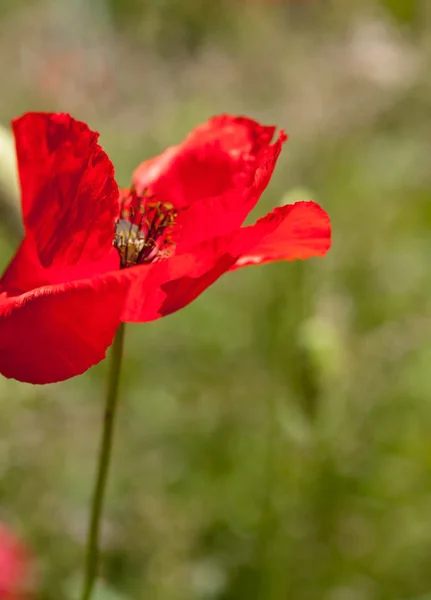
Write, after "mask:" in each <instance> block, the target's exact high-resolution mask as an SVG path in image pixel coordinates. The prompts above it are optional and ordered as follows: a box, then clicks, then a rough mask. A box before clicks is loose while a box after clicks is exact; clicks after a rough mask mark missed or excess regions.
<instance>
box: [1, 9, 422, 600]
mask: <svg viewBox="0 0 431 600" xmlns="http://www.w3.org/2000/svg"><path fill="white" fill-rule="evenodd" d="M430 68H431V5H430V3H429V2H428V0H381V1H379V0H357V1H355V0H290V1H283V0H278V1H277V0H272V1H270V0H266V1H265V0H260V1H259V0H224V1H219V0H97V1H96V0H93V2H85V1H84V0H39V1H34V2H30V0H1V2H0V80H1V96H0V122H2V123H3V124H4V125H5V126H6V127H7V126H8V122H9V121H10V119H11V118H12V117H13V116H16V115H19V114H21V113H22V112H24V111H26V110H35V109H43V110H60V111H68V112H70V113H72V114H73V115H74V116H75V117H77V118H80V119H83V120H85V121H87V122H88V123H89V124H90V126H91V127H92V128H94V129H96V130H99V131H100V132H101V143H102V145H103V146H104V148H105V149H106V151H107V152H108V154H109V155H110V156H111V158H112V160H113V162H114V164H115V166H116V171H117V176H118V180H119V182H120V184H122V185H127V184H128V182H129V181H130V175H131V172H132V170H133V168H134V167H135V166H136V165H137V163H138V162H140V161H142V160H143V159H145V158H147V157H149V156H151V155H153V154H154V153H156V152H158V151H161V150H162V149H163V148H165V147H166V146H167V145H169V144H172V143H176V142H178V141H180V140H181V139H182V137H183V136H184V135H185V134H186V133H187V132H188V131H189V130H190V129H191V128H192V127H193V126H194V125H196V124H198V123H200V122H201V121H203V120H205V119H206V118H207V117H209V116H211V115H213V114H216V113H220V112H231V113H242V114H247V115H249V116H252V117H254V118H257V119H259V120H261V121H262V122H264V123H268V124H272V123H273V124H277V125H278V126H279V127H284V128H285V129H286V130H287V131H288V133H289V134H290V141H289V142H288V144H287V145H286V146H285V149H284V150H283V153H282V157H281V159H280V162H279V164H278V167H277V169H276V173H275V175H274V178H273V181H272V182H271V184H270V186H269V188H268V190H267V191H266V192H265V194H264V197H263V198H262V201H261V203H260V205H259V207H258V209H257V210H256V213H255V216H258V215H260V214H263V213H265V212H266V211H267V210H268V209H270V208H271V207H273V206H274V205H277V204H278V203H281V202H284V201H286V200H287V201H294V200H298V199H308V198H312V199H314V200H316V201H317V202H319V203H321V204H322V206H323V207H324V208H325V209H326V210H327V211H328V212H329V214H330V215H331V218H332V223H333V229H334V242H333V248H332V250H331V252H330V253H329V254H328V256H327V257H326V258H325V259H315V260H310V261H307V262H305V263H300V262H298V263H282V264H276V265H270V266H261V267H253V268H249V269H244V270H243V271H242V272H237V273H233V274H229V275H226V276H225V277H224V278H222V280H220V281H219V282H217V284H216V285H214V286H213V287H212V288H211V289H210V290H208V291H207V292H206V293H205V294H204V295H203V296H202V297H200V298H199V299H198V300H197V301H196V302H195V303H193V304H192V305H191V306H189V307H187V308H186V309H184V310H182V311H181V312H179V313H177V314H175V315H172V316H170V317H167V318H166V319H163V320H160V321H159V322H155V323H151V324H146V325H132V326H129V327H128V331H127V348H126V359H127V360H126V363H125V369H124V377H123V382H122V393H121V410H120V414H119V420H118V427H117V432H116V433H117V436H116V447H115V457H114V463H113V469H112V472H111V478H110V486H109V493H108V502H107V507H106V518H105V528H104V562H103V585H101V586H100V588H99V590H98V595H97V600H126V599H137V600H141V599H142V600H144V599H145V600H287V599H290V598H292V599H295V600H430V599H431V375H430V367H431V316H430V315H431V309H430V294H431V276H430V256H431V235H430V229H431V169H430V156H431V109H430V106H431V80H430V75H429V74H430ZM9 152H10V150H9V149H8V140H7V139H4V136H3V137H2V139H1V143H0V165H1V173H2V175H1V178H0V179H1V181H2V184H1V185H2V187H1V203H0V207H1V214H0V216H1V219H2V224H3V225H4V227H2V229H1V237H0V259H1V262H2V264H3V265H6V264H7V261H8V260H9V259H10V257H11V256H12V254H13V252H14V249H15V248H16V246H17V243H18V240H19V237H18V236H19V233H18V232H19V226H18V224H19V212H18V209H17V204H16V198H15V194H16V192H15V185H14V181H13V179H11V177H12V175H11V172H13V162H11V155H10V154H9ZM11 169H12V171H11ZM71 318H72V317H71ZM28 335H29V336H31V335H32V332H31V331H29V332H28ZM106 368H107V365H106V363H105V364H101V365H98V366H97V367H95V368H93V369H91V370H90V371H89V372H88V373H86V374H85V375H84V376H82V377H79V378H76V379H75V380H72V381H68V382H65V383H62V384H58V385H52V386H46V387H32V386H27V385H22V384H18V383H16V382H14V381H8V380H4V379H1V380H0V410H1V418H0V520H2V521H4V522H6V523H8V524H9V526H11V527H13V528H14V529H15V530H16V531H17V532H18V533H19V535H20V536H21V537H22V538H23V539H24V540H25V542H26V544H27V545H29V547H30V548H31V549H32V552H33V554H34V557H35V577H34V597H35V598H37V599H38V600H62V599H65V600H69V599H70V600H72V599H74V598H77V589H78V587H79V584H80V577H81V569H82V561H83V554H84V548H83V544H84V538H85V530H86V523H87V514H88V505H89V498H90V493H91V489H92V485H93V475H94V468H95V460H96V448H97V444H98V439H99V433H100V432H99V429H100V419H101V411H102V406H103V399H104V393H105V380H106Z"/></svg>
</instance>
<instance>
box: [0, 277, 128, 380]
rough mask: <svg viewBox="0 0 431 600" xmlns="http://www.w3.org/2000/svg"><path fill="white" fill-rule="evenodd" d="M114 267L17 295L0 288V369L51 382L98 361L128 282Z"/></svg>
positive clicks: (116, 322) (108, 341) (115, 322)
mask: <svg viewBox="0 0 431 600" xmlns="http://www.w3.org/2000/svg"><path fill="white" fill-rule="evenodd" d="M119 273H120V272H119V271H118V272H114V273H108V274H105V275H101V276H98V277H94V278H92V279H84V280H81V281H74V282H70V283H65V284H58V285H53V286H45V287H41V288H38V289H35V290H33V291H31V292H28V293H26V294H22V295H19V296H8V295H7V294H6V293H5V292H3V294H1V293H0V372H1V373H2V374H3V375H5V376H6V377H12V378H14V379H18V380H19V381H25V382H28V383H39V384H42V383H53V382H55V381H62V380H64V379H68V378H69V377H73V376H75V375H79V374H80V373H83V372H84V371H86V370H87V369H88V368H89V367H91V366H92V365H94V364H96V363H98V362H100V361H101V360H102V359H103V358H104V357H105V354H106V349H107V348H108V346H110V344H111V343H112V340H113V338H114V335H115V332H116V329H117V327H118V325H119V323H120V314H121V311H122V308H123V304H124V301H125V298H126V295H127V291H128V287H129V280H128V279H127V277H121V278H120V277H118V274H119Z"/></svg>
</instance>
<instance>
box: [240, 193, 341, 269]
mask: <svg viewBox="0 0 431 600" xmlns="http://www.w3.org/2000/svg"><path fill="white" fill-rule="evenodd" d="M268 218H272V219H274V220H277V221H278V225H277V226H276V227H275V228H274V229H273V230H272V231H269V232H268V234H267V235H266V236H264V237H262V239H261V240H259V242H258V243H257V244H256V246H254V247H253V248H251V249H250V250H249V251H248V252H246V253H244V254H243V255H242V256H241V257H240V258H239V259H238V260H237V261H236V263H235V264H234V265H233V267H232V269H236V268H238V267H245V266H248V265H255V264H261V263H267V262H273V261H277V260H295V259H306V258H311V257H313V256H323V255H324V254H326V252H327V251H328V250H329V248H330V247H331V223H330V220H329V217H328V215H327V214H326V212H325V211H324V210H323V209H322V208H321V207H320V206H319V205H318V204H316V203H315V202H296V203H295V204H288V205H286V206H283V207H281V208H276V209H275V210H274V211H273V212H272V213H270V215H268V216H267V217H266V219H268Z"/></svg>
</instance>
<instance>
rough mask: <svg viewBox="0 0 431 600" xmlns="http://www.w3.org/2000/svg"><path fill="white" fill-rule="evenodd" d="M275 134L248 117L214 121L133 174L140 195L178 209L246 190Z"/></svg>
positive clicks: (215, 119) (231, 117)
mask: <svg viewBox="0 0 431 600" xmlns="http://www.w3.org/2000/svg"><path fill="white" fill-rule="evenodd" d="M274 130H275V128H274V127H272V126H270V127H266V126H263V125H260V124H259V123H258V122H257V121H253V120H251V119H248V118H246V117H233V116H229V115H221V116H218V117H214V118H212V119H210V120H209V121H207V122H206V123H204V124H203V125H200V126H199V127H197V128H196V129H194V130H193V131H192V133H191V134H190V135H189V136H188V137H187V138H186V139H185V140H184V141H183V142H182V143H181V144H179V145H178V146H172V147H170V148H168V149H167V150H166V151H165V152H163V153H162V154H160V155H159V156H157V157H155V158H152V159H150V160H149V161H145V162H144V163H142V164H141V165H140V166H139V167H138V168H137V169H136V170H135V172H134V175H133V184H134V185H135V187H136V189H137V191H138V193H142V192H143V190H144V189H146V188H150V191H151V193H152V194H155V195H157V196H159V198H160V199H161V200H162V201H165V202H170V203H172V204H173V205H174V206H176V208H178V209H180V208H185V207H188V206H190V205H191V204H193V203H194V202H195V201H196V200H202V199H203V198H208V197H214V196H220V195H222V194H224V193H225V192H227V191H228V190H230V189H232V188H238V187H246V186H248V185H250V182H251V180H252V178H253V172H254V170H255V168H256V164H255V163H256V160H257V158H258V156H259V155H260V154H261V153H262V152H264V151H265V149H266V148H268V147H269V145H270V142H271V138H272V136H273V134H274ZM259 162H260V161H259Z"/></svg>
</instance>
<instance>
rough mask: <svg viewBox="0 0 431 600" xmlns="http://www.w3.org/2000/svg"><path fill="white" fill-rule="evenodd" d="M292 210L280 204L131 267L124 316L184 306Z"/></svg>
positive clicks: (140, 318) (151, 316)
mask: <svg viewBox="0 0 431 600" xmlns="http://www.w3.org/2000/svg"><path fill="white" fill-rule="evenodd" d="M290 210H291V207H290V206H289V207H283V208H280V209H278V211H277V212H276V213H270V214H269V215H267V216H266V217H264V218H263V219H260V220H259V221H258V222H257V223H256V224H255V225H252V226H250V227H243V228H241V229H238V230H237V231H236V232H234V233H232V234H230V235H227V236H223V237H219V238H215V239H212V240H207V241H205V242H203V243H201V244H198V245H197V246H195V247H194V248H191V249H190V251H189V252H186V253H184V254H176V255H175V256H173V257H172V258H169V259H167V260H163V261H160V262H158V263H154V264H153V265H145V266H142V267H134V268H131V269H128V271H129V275H130V276H131V279H132V283H131V286H130V291H129V296H128V299H127V303H126V305H125V308H124V311H123V314H122V320H123V321H131V322H144V321H152V320H155V319H158V318H160V317H163V316H166V315H168V314H170V313H173V312H175V311H177V310H179V309H180V308H183V307H184V306H186V305H187V304H189V303H190V302H192V301H193V300H194V299H195V298H197V297H198V296H199V295H200V294H201V293H202V292H203V291H204V290H206V288H207V287H209V286H210V285H211V284H212V283H214V282H215V281H216V280H217V279H218V278H219V277H220V276H221V275H223V273H225V272H226V271H228V270H229V269H230V268H231V267H232V266H233V265H234V264H235V263H236V262H237V261H238V259H239V258H240V257H241V256H243V255H247V253H248V252H249V251H250V249H251V248H254V247H256V246H257V245H258V244H259V242H260V241H261V240H262V239H264V238H265V237H266V236H268V235H269V234H270V233H271V232H272V231H274V230H275V229H276V228H277V227H278V226H279V224H280V222H282V220H283V218H284V216H285V213H288V212H290Z"/></svg>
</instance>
